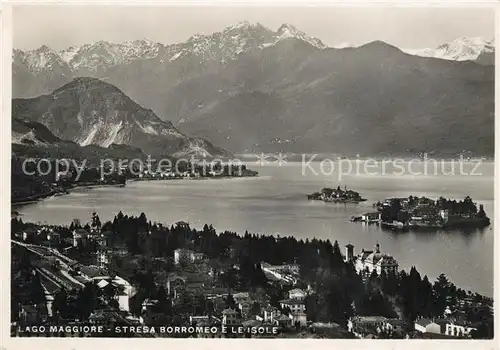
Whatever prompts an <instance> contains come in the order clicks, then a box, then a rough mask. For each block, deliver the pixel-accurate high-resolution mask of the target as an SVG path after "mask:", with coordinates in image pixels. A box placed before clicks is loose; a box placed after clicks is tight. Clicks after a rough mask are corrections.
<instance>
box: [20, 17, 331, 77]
mask: <svg viewBox="0 0 500 350" xmlns="http://www.w3.org/2000/svg"><path fill="white" fill-rule="evenodd" d="M288 38H295V39H298V40H302V41H305V42H307V43H309V44H310V45H312V46H314V47H316V48H318V49H323V48H325V47H326V45H324V44H323V43H322V42H321V40H319V39H317V38H313V37H310V36H308V35H307V34H305V33H304V32H302V31H300V30H298V29H297V28H295V27H294V26H292V25H290V24H283V25H281V26H280V27H279V29H278V30H277V31H276V32H274V31H273V30H271V29H269V28H266V27H264V26H263V25H261V24H260V23H250V22H248V21H241V22H238V23H236V24H234V25H232V26H228V27H226V28H224V29H223V30H222V31H220V32H216V33H213V34H210V35H203V34H196V35H192V36H191V37H190V38H189V39H188V40H187V41H185V42H182V43H178V44H172V45H168V46H165V45H163V44H160V43H157V42H153V41H151V40H147V39H137V40H133V41H126V42H123V43H121V44H114V43H110V42H108V41H104V40H100V41H97V42H94V43H92V44H85V45H82V46H72V47H69V48H67V49H64V50H62V51H59V52H56V51H54V50H52V49H50V48H49V47H47V46H45V45H44V46H42V47H40V48H39V49H37V50H32V51H26V52H21V51H19V52H17V51H16V52H14V57H15V58H16V59H17V60H20V61H21V62H23V63H25V64H26V65H27V66H28V67H29V69H30V70H31V71H34V72H39V71H43V70H47V69H50V68H51V67H52V65H53V63H50V62H57V64H58V65H61V66H64V69H66V70H69V71H79V72H82V70H83V72H85V71H96V70H99V69H106V68H109V67H112V66H116V65H120V64H127V63H130V62H132V61H135V60H141V59H153V58H157V57H158V59H159V62H160V63H165V62H173V61H176V60H180V59H182V58H183V57H185V56H186V57H189V59H196V60H200V62H205V61H208V60H214V61H219V62H220V63H222V64H225V63H227V62H229V61H231V60H234V59H236V58H237V57H239V56H240V55H241V54H243V53H245V52H249V51H252V50H258V49H263V48H266V47H268V46H271V45H275V44H276V43H278V42H279V41H281V40H284V39H288Z"/></svg>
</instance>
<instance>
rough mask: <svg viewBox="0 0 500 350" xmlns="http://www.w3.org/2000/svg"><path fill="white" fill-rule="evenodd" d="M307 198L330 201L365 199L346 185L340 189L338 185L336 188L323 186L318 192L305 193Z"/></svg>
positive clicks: (350, 201)
mask: <svg viewBox="0 0 500 350" xmlns="http://www.w3.org/2000/svg"><path fill="white" fill-rule="evenodd" d="M307 199H308V200H319V201H324V202H332V203H359V202H364V201H366V199H365V198H363V197H361V195H360V194H359V193H358V192H356V191H353V190H348V189H347V187H344V189H341V188H340V186H338V187H337V188H336V189H333V188H327V187H326V188H323V189H322V190H321V191H320V192H315V193H312V194H309V195H307Z"/></svg>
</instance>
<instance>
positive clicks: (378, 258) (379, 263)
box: [346, 243, 398, 275]
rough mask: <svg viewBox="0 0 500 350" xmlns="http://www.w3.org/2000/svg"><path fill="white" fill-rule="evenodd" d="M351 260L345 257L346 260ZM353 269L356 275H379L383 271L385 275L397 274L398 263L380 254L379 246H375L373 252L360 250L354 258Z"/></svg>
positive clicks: (386, 255) (390, 257)
mask: <svg viewBox="0 0 500 350" xmlns="http://www.w3.org/2000/svg"><path fill="white" fill-rule="evenodd" d="M348 258H351V257H350V256H346V259H348ZM354 266H355V268H356V272H357V273H364V274H371V273H372V272H373V271H375V272H377V274H379V275H380V274H381V273H382V271H384V272H385V273H386V274H387V273H390V272H393V273H397V272H398V262H397V261H396V259H394V258H393V257H392V256H391V255H389V254H382V253H381V252H380V245H379V244H378V243H377V244H376V245H375V251H369V250H364V249H362V250H361V252H360V253H359V254H358V256H357V257H356V258H355V265H354Z"/></svg>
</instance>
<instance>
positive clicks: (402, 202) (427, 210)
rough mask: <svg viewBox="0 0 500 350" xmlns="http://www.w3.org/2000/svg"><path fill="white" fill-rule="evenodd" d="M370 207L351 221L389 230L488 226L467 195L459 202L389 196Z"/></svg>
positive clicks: (479, 208) (481, 207)
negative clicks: (374, 224)
mask: <svg viewBox="0 0 500 350" xmlns="http://www.w3.org/2000/svg"><path fill="white" fill-rule="evenodd" d="M373 207H374V208H375V209H376V211H375V212H371V213H365V214H363V215H361V216H354V217H352V218H351V221H353V222H365V223H376V224H380V225H381V226H383V227H387V228H391V229H410V228H411V229H427V230H435V229H449V228H458V229H470V228H479V229H480V228H485V227H487V226H489V225H490V219H489V218H488V216H487V215H486V212H485V211H484V207H483V205H482V204H480V205H479V206H478V205H477V204H476V203H474V202H473V200H472V199H471V197H469V196H467V197H465V198H464V199H463V200H461V201H457V200H450V199H447V198H444V197H440V198H438V199H437V200H433V199H430V198H427V197H416V196H409V197H407V198H389V199H385V200H383V201H379V202H377V203H375V204H374V205H373Z"/></svg>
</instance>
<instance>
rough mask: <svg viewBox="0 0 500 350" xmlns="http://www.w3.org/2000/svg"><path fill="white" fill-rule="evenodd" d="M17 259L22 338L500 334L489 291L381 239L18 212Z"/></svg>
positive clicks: (15, 317)
mask: <svg viewBox="0 0 500 350" xmlns="http://www.w3.org/2000/svg"><path fill="white" fill-rule="evenodd" d="M11 259H12V262H11V300H12V301H11V310H12V311H11V334H12V335H13V336H21V337H22V336H31V337H33V336H39V337H46V336H49V337H71V336H72V337H81V336H92V337H113V336H115V337H116V336H120V337H152V338H153V337H193V336H195V337H215V338H221V337H222V338H226V337H249V338H254V337H280V338H400V339H404V338H428V337H433V338H436V337H437V338H456V339H470V338H474V339H491V338H492V336H493V314H492V310H493V300H492V299H491V298H488V297H485V296H482V295H479V294H477V293H473V292H471V291H467V292H466V291H464V290H462V289H460V288H458V287H456V286H455V285H454V284H453V283H452V282H450V281H448V279H447V277H446V276H445V275H443V274H442V275H440V276H439V277H438V278H437V280H436V281H435V282H434V283H431V282H430V281H429V279H428V278H427V276H425V275H421V274H420V273H419V272H418V271H417V270H416V268H415V267H412V268H411V269H410V270H409V271H405V270H403V269H400V268H399V264H398V262H397V260H396V258H394V257H393V256H391V255H390V254H389V253H384V252H382V251H381V247H380V245H379V244H378V243H377V244H376V245H375V249H374V250H365V249H362V250H361V251H360V252H358V253H355V251H354V245H352V244H350V243H349V244H347V245H346V248H345V254H342V252H341V250H340V245H339V244H338V242H337V241H335V242H334V243H331V242H330V241H329V240H327V241H324V240H317V239H314V240H305V241H304V240H297V239H296V238H294V237H274V236H266V235H256V234H250V233H248V232H246V233H244V234H237V233H235V232H231V231H224V232H219V233H217V232H216V231H215V229H214V227H213V226H211V225H204V226H203V228H202V229H194V228H191V227H190V225H189V223H187V222H177V223H175V224H172V225H170V226H169V225H165V224H161V223H152V222H151V221H149V220H148V219H147V217H146V215H145V214H141V215H140V216H128V215H125V214H123V213H121V212H119V213H118V214H117V215H116V216H115V217H114V218H113V220H111V221H108V222H104V223H103V222H101V220H100V218H99V216H98V214H97V213H93V214H92V215H91V217H90V221H89V222H88V223H81V222H80V221H79V220H77V219H75V220H73V222H71V224H70V225H69V226H64V225H63V226H53V225H41V224H34V223H27V222H26V223H25V222H23V221H22V219H19V218H18V217H14V218H13V219H12V221H11ZM34 325H36V326H37V327H38V328H37V329H39V330H40V329H42V327H43V329H44V331H39V332H36V333H34V332H33V331H32V328H30V326H34ZM139 329H140V330H141V331H140V332H139V331H138V330H139ZM207 329H208V331H207ZM99 330H100V331H99ZM145 330H146V331H145ZM169 330H170V331H169ZM228 330H229V331H228Z"/></svg>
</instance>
